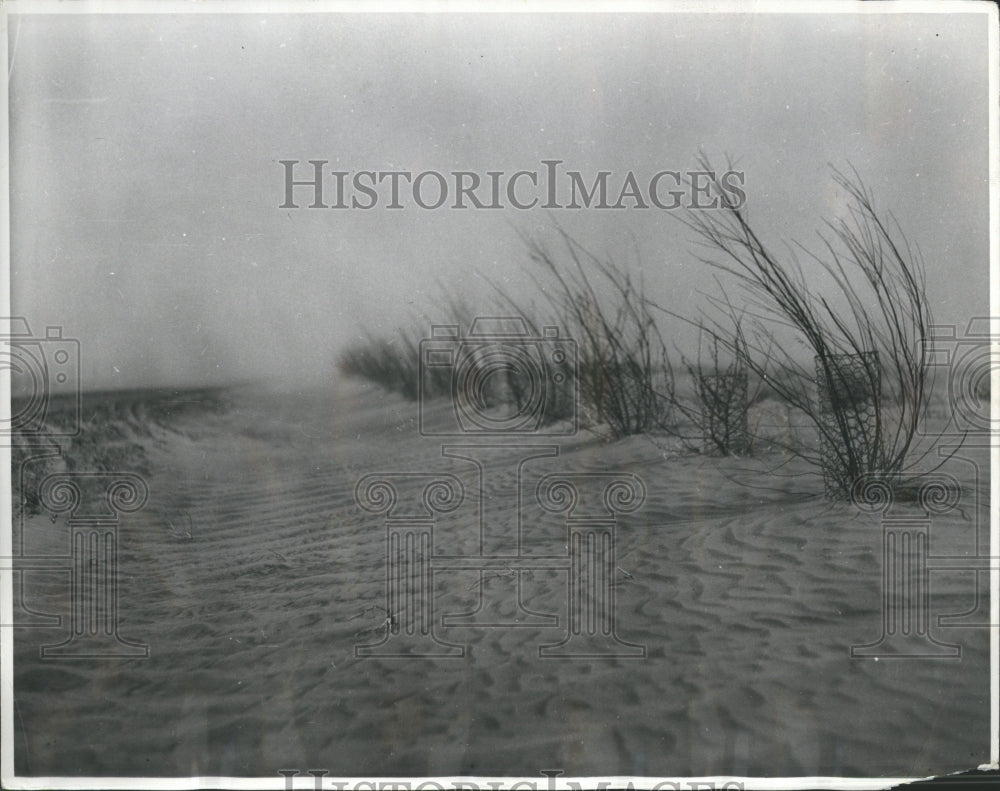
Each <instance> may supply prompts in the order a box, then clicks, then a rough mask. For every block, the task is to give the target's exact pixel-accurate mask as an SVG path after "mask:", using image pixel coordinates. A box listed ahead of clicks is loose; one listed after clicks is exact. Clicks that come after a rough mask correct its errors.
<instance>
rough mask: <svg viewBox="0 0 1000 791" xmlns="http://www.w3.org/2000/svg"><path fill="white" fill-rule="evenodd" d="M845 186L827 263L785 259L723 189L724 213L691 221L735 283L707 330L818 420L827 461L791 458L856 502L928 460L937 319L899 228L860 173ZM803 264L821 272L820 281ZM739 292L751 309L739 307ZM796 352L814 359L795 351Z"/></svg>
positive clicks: (709, 256)
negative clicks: (870, 480)
mask: <svg viewBox="0 0 1000 791" xmlns="http://www.w3.org/2000/svg"><path fill="white" fill-rule="evenodd" d="M701 164H702V166H703V167H704V168H705V169H706V170H708V169H709V163H708V162H707V161H705V160H703V161H702V162H701ZM834 180H835V182H836V184H837V185H838V186H839V188H840V189H841V190H842V192H843V194H844V195H845V199H846V201H847V206H848V213H847V216H846V218H845V219H842V220H838V221H828V222H827V223H826V232H825V233H824V234H821V236H820V239H821V242H820V248H821V249H820V252H819V253H813V252H810V251H808V250H806V249H805V248H803V247H801V246H798V247H795V246H793V247H790V248H789V251H788V253H786V254H785V255H784V256H782V255H779V254H778V253H776V252H775V251H774V250H773V249H772V248H771V247H770V246H769V245H768V244H766V243H765V242H764V241H763V236H762V235H761V234H760V233H759V232H758V230H757V229H756V228H755V227H754V226H753V225H752V224H751V222H750V220H749V217H748V215H747V212H746V210H745V208H744V207H742V206H738V205H736V204H735V203H734V202H733V201H732V199H731V198H730V197H729V196H728V195H727V194H726V192H725V190H724V189H721V185H720V184H718V183H717V182H716V183H714V184H713V185H712V187H713V192H714V193H715V196H716V197H717V198H718V201H719V205H720V207H721V208H720V210H718V211H711V212H705V211H702V212H694V211H692V212H690V213H689V214H688V215H687V216H686V217H685V218H684V220H683V221H684V222H685V224H686V225H687V227H688V228H690V229H692V230H694V231H695V233H696V235H697V237H698V239H699V242H700V243H701V245H702V248H703V249H705V250H707V253H705V254H702V255H701V256H699V258H700V260H701V261H702V262H703V263H704V264H705V265H706V266H708V267H710V268H711V269H713V270H714V271H716V272H718V273H719V274H720V275H721V276H723V277H725V278H726V279H727V281H728V285H727V284H725V283H720V294H719V295H718V296H716V297H714V298H712V299H710V309H709V310H707V311H705V312H704V313H703V316H701V317H699V319H698V321H699V322H701V321H704V322H706V326H707V327H708V331H709V332H710V333H711V334H712V336H713V338H715V339H716V340H717V341H718V343H719V344H720V345H721V346H722V347H723V348H725V349H726V350H727V351H728V352H729V353H731V354H732V355H733V356H734V357H736V358H737V359H739V360H740V362H741V364H742V365H743V366H745V367H746V369H747V370H748V371H750V372H752V373H753V374H754V375H756V376H757V377H758V378H759V379H761V380H766V381H768V382H769V385H770V387H771V389H772V390H773V391H774V392H775V394H776V395H777V396H778V398H779V399H780V400H781V401H783V402H785V403H787V404H789V405H791V406H792V407H794V408H795V409H797V410H799V411H801V413H802V414H804V415H805V416H806V417H807V418H808V420H809V422H810V423H811V424H812V427H813V428H814V429H815V431H816V432H817V434H818V436H819V439H820V442H819V450H818V452H817V451H816V450H812V451H810V450H809V449H807V448H804V447H801V446H793V447H789V448H788V450H790V451H791V452H793V453H796V454H798V455H801V456H802V457H803V458H804V459H805V460H807V461H808V462H809V463H810V464H812V465H814V466H815V467H817V468H819V469H821V470H822V472H823V475H824V478H825V480H826V481H827V494H828V495H829V496H831V497H849V496H850V495H851V491H852V487H853V486H854V484H855V482H856V481H858V480H860V479H861V478H862V476H865V475H870V474H875V475H878V476H880V477H882V478H884V479H886V480H887V481H890V482H893V481H899V480H900V479H902V478H903V477H905V476H906V475H907V474H910V473H912V472H913V470H914V469H915V468H916V466H917V465H918V464H919V462H920V461H921V460H922V459H923V458H924V457H925V456H926V451H925V452H919V450H918V448H917V439H918V436H919V433H918V429H919V427H920V422H921V420H922V419H923V416H924V414H925V411H926V407H927V403H928V396H929V390H928V365H927V359H926V356H925V340H926V339H927V338H928V337H929V335H928V333H929V328H930V324H931V317H930V311H929V301H928V298H927V292H926V286H925V279H924V268H923V262H922V260H921V259H920V256H919V253H917V252H916V251H915V250H913V249H912V248H911V247H910V246H909V244H908V242H907V240H906V237H905V235H904V234H903V232H902V230H901V229H900V227H899V225H898V223H896V221H895V220H894V218H892V216H891V214H885V213H882V212H880V211H879V210H878V209H877V208H876V206H875V201H874V197H873V195H872V193H871V192H870V191H869V190H868V188H867V187H866V186H865V184H864V182H863V181H862V180H861V178H860V176H858V174H857V173H856V172H855V173H853V174H852V175H851V176H850V177H848V176H845V175H844V174H842V173H840V172H839V171H834ZM799 255H802V256H804V257H805V258H806V259H807V260H809V261H810V263H811V265H812V268H813V270H814V273H813V275H812V277H811V278H809V279H807V277H806V274H805V270H804V268H803V267H802V265H801V264H800V261H799V258H798V256H799ZM817 277H819V278H822V282H820V281H818V280H817ZM737 292H738V293H739V294H740V295H741V297H742V299H740V300H739V302H740V304H741V305H745V306H746V307H741V308H739V309H737V307H736V306H735V305H736V303H735V301H734V299H733V296H734V294H735V293H737ZM789 339H791V340H792V341H793V343H789V342H788V340H789ZM796 345H804V347H805V348H806V349H807V350H808V352H809V353H808V355H802V354H801V353H793V352H791V351H789V349H790V348H795V346H796ZM774 370H780V371H781V372H782V375H781V376H779V377H775V376H772V375H771V373H772V371H774Z"/></svg>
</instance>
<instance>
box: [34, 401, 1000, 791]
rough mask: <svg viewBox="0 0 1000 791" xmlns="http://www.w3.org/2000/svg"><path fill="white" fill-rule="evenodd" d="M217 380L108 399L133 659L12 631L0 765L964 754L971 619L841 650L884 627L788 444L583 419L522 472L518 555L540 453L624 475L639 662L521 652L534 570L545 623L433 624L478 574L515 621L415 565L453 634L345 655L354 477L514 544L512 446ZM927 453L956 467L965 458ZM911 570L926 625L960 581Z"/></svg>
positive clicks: (372, 588)
mask: <svg viewBox="0 0 1000 791" xmlns="http://www.w3.org/2000/svg"><path fill="white" fill-rule="evenodd" d="M228 398H229V408H227V409H219V408H213V409H206V410H204V411H202V410H199V409H198V408H188V409H186V410H184V411H182V412H180V413H178V414H173V413H172V412H171V411H170V410H169V409H167V410H164V409H152V408H150V406H149V404H148V403H147V402H146V400H145V399H144V397H143V395H142V394H134V395H133V396H132V397H131V399H132V400H129V401H128V403H123V404H119V405H118V407H119V409H120V411H121V414H120V415H119V417H118V419H119V421H120V423H121V425H122V426H125V427H126V429H127V431H128V432H129V433H130V435H131V436H132V438H133V439H134V440H135V441H137V442H141V443H142V444H143V447H144V448H145V450H146V453H147V455H148V462H149V469H150V473H149V474H148V475H147V476H145V477H146V479H147V481H148V485H149V491H150V497H149V502H148V504H147V506H146V507H145V509H144V510H143V511H141V512H139V513H137V514H133V515H128V516H125V517H123V518H122V523H121V527H120V539H121V545H120V570H121V577H120V601H121V605H120V606H121V624H120V632H121V635H122V636H123V637H125V638H127V639H130V640H134V641H139V642H142V643H146V644H148V645H149V648H150V655H149V658H148V659H144V660H142V659H127V660H73V661H69V660H53V661H50V660H46V661H41V660H40V659H39V647H40V646H41V645H43V644H49V643H56V642H59V641H60V640H62V639H63V636H64V631H63V630H61V629H58V628H56V629H39V628H32V629H18V630H17V631H16V636H15V641H16V652H15V654H16V655H15V690H16V712H15V714H16V716H15V726H16V744H15V749H16V766H17V771H18V772H19V773H22V774H33V775H102V774H110V775H156V776H178V775H180V776H187V775H238V776H243V775H246V776H265V777H277V771H278V770H279V769H285V768H298V769H300V770H301V771H303V772H305V771H306V770H307V769H320V768H322V769H327V770H329V772H330V773H331V774H332V775H340V776H366V775H368V776H371V775H375V776H389V775H527V776H538V777H540V775H539V771H540V770H542V769H562V770H563V771H564V772H566V774H567V775H571V776H586V775H651V776H689V775H730V774H735V775H750V776H758V775H763V776H798V775H894V776H900V775H906V776H923V775H927V774H932V773H933V774H940V773H944V772H948V771H955V770H960V769H966V768H970V767H972V766H975V765H977V764H980V763H983V762H985V761H986V760H987V759H988V745H987V738H988V726H989V708H988V693H989V684H988V654H987V633H986V630H985V629H983V628H939V627H937V626H936V625H935V626H934V634H935V636H936V638H937V639H939V640H941V641H943V642H948V643H955V644H958V645H960V646H961V649H962V655H961V658H956V659H949V660H940V659H907V660H880V661H878V662H876V661H875V660H873V659H852V658H851V656H850V646H851V645H852V644H859V643H869V642H873V641H875V640H876V639H877V638H878V636H879V633H880V630H881V614H880V612H881V611H880V603H881V595H882V594H881V580H882V561H881V530H880V526H879V523H878V520H877V519H876V518H875V517H872V516H863V515H860V514H859V513H857V512H856V511H855V510H854V509H852V508H851V507H849V506H847V505H838V504H829V503H827V502H826V501H825V500H823V499H822V497H820V496H818V495H817V493H818V492H821V491H822V486H821V482H819V481H818V480H817V479H816V478H815V477H813V476H811V475H809V474H807V473H808V470H807V469H806V468H804V467H802V466H801V465H800V464H798V463H797V462H787V460H784V459H782V458H781V457H780V456H779V455H778V454H776V453H769V454H765V455H763V456H761V457H758V458H754V459H750V460H746V459H725V460H723V459H714V458H705V457H701V456H697V455H691V454H680V453H674V452H668V451H665V450H663V449H662V448H661V447H659V445H658V444H657V443H656V442H653V441H652V440H651V439H649V438H644V437H633V438H630V439H627V440H621V441H618V442H611V443H608V442H604V441H601V440H598V439H595V438H593V437H592V436H590V435H586V434H582V435H579V436H576V437H573V438H571V439H569V440H565V439H564V440H563V441H561V442H558V443H557V444H559V445H560V452H559V455H558V456H557V457H549V458H539V459H535V460H532V461H529V462H527V463H526V464H525V465H524V467H523V470H522V475H523V481H524V482H523V485H522V486H521V491H522V494H523V498H522V499H523V503H522V516H523V520H522V522H523V528H522V541H523V547H522V551H523V552H524V553H525V554H528V555H530V554H537V555H547V556H555V555H558V554H565V552H566V532H565V528H564V526H563V525H562V524H561V522H560V521H559V519H558V518H557V517H555V516H553V515H552V514H547V513H545V512H542V511H541V509H539V508H538V507H537V504H536V502H535V500H534V492H535V483H536V481H537V480H538V478H539V477H540V476H542V475H543V474H545V473H548V472H554V471H572V472H587V471H597V472H602V471H604V472H606V471H614V472H617V471H620V472H623V473H634V474H636V475H637V476H639V477H640V478H641V479H642V480H643V481H644V483H645V487H646V490H647V497H646V502H645V504H644V505H643V506H642V507H641V508H640V509H639V510H638V511H636V512H634V513H631V514H627V515H625V516H622V517H621V519H620V521H619V524H618V528H617V533H616V538H617V544H616V550H617V561H616V566H617V568H616V571H615V573H616V578H615V594H616V629H617V632H618V634H619V636H620V637H621V639H622V640H624V641H627V642H629V643H633V644H638V645H642V646H645V657H644V658H634V659H625V658H612V659H607V658H601V659H586V658H584V659H580V658H577V659H572V660H560V659H552V658H548V659H542V658H540V657H539V655H538V647H539V646H540V645H544V644H552V643H558V642H559V641H560V639H561V638H562V636H563V635H564V634H565V628H566V627H565V625H566V615H567V612H566V610H567V594H566V589H567V575H566V572H565V571H562V570H558V569H557V570H546V569H534V570H530V571H524V572H522V573H521V575H520V582H521V596H522V602H523V604H524V605H525V607H526V608H527V609H530V610H532V611H534V612H538V613H543V614H548V615H554V616H556V617H557V618H558V622H559V624H560V625H559V626H548V625H544V624H542V625H528V626H521V627H519V628H485V627H469V626H450V627H447V628H441V627H440V618H441V616H442V615H448V614H456V613H463V612H467V611H469V610H472V609H475V607H476V605H477V602H478V600H479V595H480V586H482V587H484V588H485V589H486V590H485V592H486V599H487V600H488V601H492V602H495V604H489V605H488V606H487V609H486V610H484V611H483V615H484V616H485V615H489V616H490V617H494V618H495V619H500V620H503V619H505V618H512V617H514V616H515V615H516V613H515V611H514V609H513V604H512V601H513V597H514V592H515V591H516V586H515V582H516V579H517V576H516V574H515V573H514V572H513V570H512V569H507V568H498V569H497V570H495V571H493V572H490V573H487V574H486V575H485V576H484V578H483V579H480V575H479V573H478V572H476V571H470V570H443V571H439V572H437V573H436V574H435V582H434V595H435V598H434V613H435V618H436V620H437V622H438V625H437V626H436V627H435V629H436V632H437V634H438V636H439V637H440V638H441V639H442V640H444V641H447V642H450V643H455V644H461V645H464V646H466V650H465V652H464V656H460V657H452V658H423V657H407V658H402V659H400V658H383V657H362V658H358V657H356V656H355V646H358V645H366V644H372V643H377V642H378V641H379V640H380V639H381V638H382V637H383V636H384V635H385V629H386V612H385V611H384V609H382V607H384V605H385V604H386V600H385V574H386V572H385V528H384V522H383V521H382V519H381V517H379V516H378V515H374V514H371V513H368V512H366V511H363V510H362V509H360V508H359V507H358V505H357V504H356V503H355V501H354V488H355V485H356V484H357V482H358V481H359V479H361V478H362V476H364V475H366V474H368V473H372V472H410V471H416V472H431V471H438V470H440V471H444V472H450V473H452V474H454V475H456V476H457V477H459V479H460V480H461V481H462V482H463V484H464V485H465V488H466V493H467V499H466V502H465V503H464V504H463V505H462V506H461V507H460V508H459V509H458V510H457V511H455V512H453V513H451V514H448V515H447V516H446V517H444V518H442V519H441V521H440V522H439V524H438V525H436V527H435V534H434V536H435V537H434V541H435V546H434V552H435V553H436V554H447V555H469V554H475V553H476V552H477V551H478V540H479V536H478V526H477V511H478V509H479V508H480V507H482V508H483V509H484V511H485V512H486V513H487V514H488V515H489V519H490V530H491V534H490V539H491V540H495V541H498V542H499V543H501V544H503V543H506V544H507V545H508V546H509V545H511V544H512V542H516V525H517V519H516V513H517V499H516V496H514V495H513V494H512V493H516V491H517V486H516V481H517V463H516V462H517V453H516V452H513V451H512V452H511V453H510V454H507V455H504V454H498V456H497V457H496V458H495V459H493V460H492V461H490V463H489V464H488V465H487V467H486V472H485V473H484V476H483V478H484V487H483V498H482V502H480V497H479V495H478V478H477V475H476V470H475V468H474V466H473V465H471V464H470V463H468V462H465V461H462V460H461V459H452V458H443V457H442V453H441V447H440V445H441V440H433V439H430V438H420V437H419V436H418V432H417V412H416V405H415V404H410V403H406V402H404V401H401V400H398V399H396V398H395V397H391V396H386V395H384V394H381V393H378V392H375V391H372V390H369V389H366V388H363V387H360V386H355V385H344V386H342V387H340V388H338V389H337V390H335V391H331V392H327V393H318V394H298V395H285V396H279V395H276V394H273V393H266V392H263V391H255V390H241V391H234V392H232V393H230V394H229V395H228ZM434 409H437V410H440V409H443V407H442V406H435V407H434ZM432 417H433V416H432ZM434 419H440V420H444V419H446V415H444V414H443V413H438V414H437V416H436V418H434ZM536 441H537V440H536ZM980 461H983V459H980ZM948 469H949V470H950V471H951V472H952V474H954V475H955V476H956V477H958V478H960V479H961V480H962V481H963V484H964V485H966V486H967V491H972V490H973V488H974V482H975V473H974V469H973V467H972V466H971V465H970V464H968V463H966V462H963V461H961V460H953V461H952V462H949V467H948ZM970 497H971V495H970ZM979 499H980V502H979V503H978V504H977V502H976V501H975V498H974V497H973V498H972V499H968V498H967V499H965V500H963V504H962V505H963V508H962V510H961V511H960V512H959V511H956V512H954V513H952V514H949V515H948V516H947V517H939V518H937V519H936V521H935V522H934V523H933V526H932V539H931V547H932V552H933V553H935V554H949V555H955V554H958V555H962V554H971V553H974V552H975V539H976V524H975V522H976V519H986V518H987V513H986V505H985V504H986V503H987V502H988V498H987V497H985V493H984V492H980V497H979ZM24 531H25V532H24V538H25V546H26V548H27V550H28V551H30V552H36V553H44V552H60V551H65V546H66V544H65V542H66V536H67V528H66V525H65V520H64V519H62V520H57V521H56V522H52V521H51V520H50V519H48V518H47V517H46V516H44V515H42V516H36V517H31V518H29V519H28V520H27V521H26V522H25V526H24ZM66 580H67V578H66V576H65V575H63V574H60V573H40V572H36V573H33V574H30V575H26V576H25V587H26V596H27V601H28V602H29V603H30V606H31V607H32V608H33V609H35V610H38V611H42V612H55V613H58V612H64V609H63V608H65V606H66V601H65V599H66V588H67V585H66ZM983 582H985V579H984V580H983ZM931 584H932V591H933V596H932V602H931V607H932V616H933V622H934V623H935V624H936V622H937V617H938V616H939V615H942V614H947V613H957V612H963V611H966V610H970V609H972V608H973V607H974V605H975V604H976V594H977V586H976V580H975V576H974V575H973V574H972V573H970V572H964V571H954V572H935V573H932V574H931ZM508 594H510V595H508ZM978 594H979V595H980V596H985V595H986V590H985V587H984V586H980V587H979V589H978ZM490 608H493V609H492V610H491V609H490Z"/></svg>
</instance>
